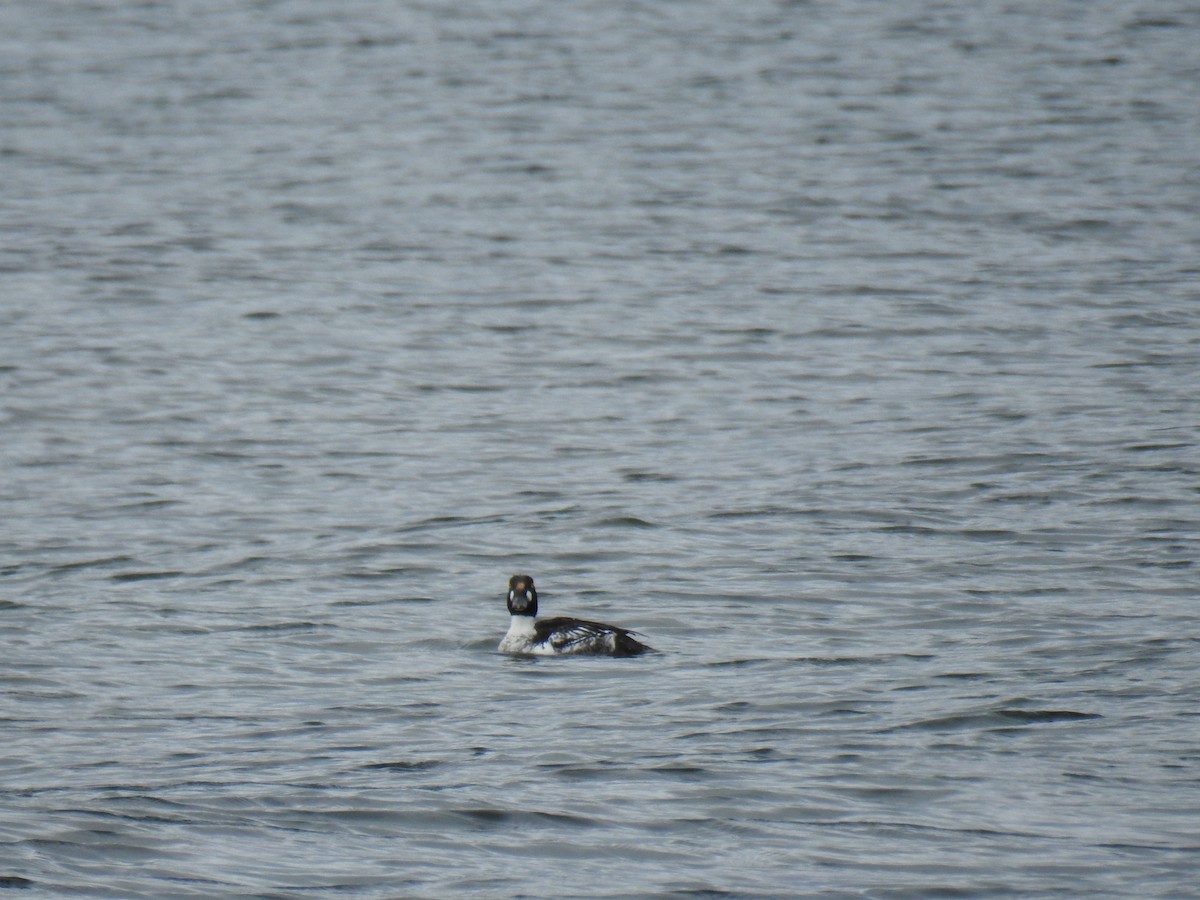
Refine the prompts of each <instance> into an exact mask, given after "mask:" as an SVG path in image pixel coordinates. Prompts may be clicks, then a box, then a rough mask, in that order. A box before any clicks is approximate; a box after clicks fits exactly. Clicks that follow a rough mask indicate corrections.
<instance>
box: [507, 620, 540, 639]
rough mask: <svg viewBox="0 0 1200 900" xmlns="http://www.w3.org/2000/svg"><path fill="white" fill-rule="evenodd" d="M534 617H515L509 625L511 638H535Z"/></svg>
mask: <svg viewBox="0 0 1200 900" xmlns="http://www.w3.org/2000/svg"><path fill="white" fill-rule="evenodd" d="M534 621H536V620H535V619H534V618H533V616H513V617H512V621H511V622H509V623H508V636H509V637H533V623H534Z"/></svg>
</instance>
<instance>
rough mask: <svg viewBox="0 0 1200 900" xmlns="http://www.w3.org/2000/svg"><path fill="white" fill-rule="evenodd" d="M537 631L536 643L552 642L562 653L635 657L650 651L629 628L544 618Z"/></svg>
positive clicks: (579, 620)
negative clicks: (593, 653)
mask: <svg viewBox="0 0 1200 900" xmlns="http://www.w3.org/2000/svg"><path fill="white" fill-rule="evenodd" d="M534 631H535V640H537V641H539V642H541V641H545V640H549V642H550V645H551V646H552V647H554V649H555V650H557V651H558V652H560V653H570V652H573V651H575V652H579V651H588V650H590V651H592V652H596V651H600V650H602V649H609V648H611V651H610V652H613V653H614V654H616V655H621V656H625V655H628V656H633V655H635V654H638V653H641V652H643V651H645V650H647V649H649V648H647V647H646V645H645V644H642V643H641V642H640V641H638V640H636V639H635V638H634V637H633V635H634V634H635V632H632V631H629V630H628V629H625V628H617V627H616V626H613V625H605V624H603V623H602V622H589V621H587V620H586V619H573V618H570V617H569V616H559V617H556V618H553V619H540V620H539V621H538V622H537V623H536V624H535V625H534Z"/></svg>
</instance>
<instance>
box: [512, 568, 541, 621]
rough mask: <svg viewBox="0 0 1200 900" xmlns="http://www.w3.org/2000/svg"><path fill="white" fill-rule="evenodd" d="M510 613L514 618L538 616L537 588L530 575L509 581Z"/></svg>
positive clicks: (519, 576)
mask: <svg viewBox="0 0 1200 900" xmlns="http://www.w3.org/2000/svg"><path fill="white" fill-rule="evenodd" d="M508 611H509V612H510V613H511V614H512V615H514V616H536V615H537V588H535V587H534V586H533V579H532V578H530V577H529V576H528V575H514V576H513V577H512V578H510V579H508Z"/></svg>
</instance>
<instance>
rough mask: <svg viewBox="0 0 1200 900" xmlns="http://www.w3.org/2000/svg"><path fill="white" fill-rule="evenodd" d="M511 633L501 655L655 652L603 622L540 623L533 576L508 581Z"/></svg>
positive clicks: (628, 633)
mask: <svg viewBox="0 0 1200 900" xmlns="http://www.w3.org/2000/svg"><path fill="white" fill-rule="evenodd" d="M508 612H509V615H511V616H512V620H511V623H510V625H509V627H508V633H507V634H506V635H504V639H503V640H502V641H500V646H499V648H498V649H499V651H500V652H501V653H514V654H522V655H533V656H639V655H640V654H642V653H646V652H649V651H652V649H653V648H651V647H648V646H646V645H645V644H643V643H642V642H641V641H639V640H638V639H637V638H635V637H634V634H636V632H633V631H629V630H628V629H625V628H618V627H616V626H615V625H605V624H603V623H601V622H589V621H587V620H586V619H573V618H571V617H570V616H558V617H555V618H553V619H539V618H538V617H537V612H538V599H537V588H536V587H534V584H533V578H532V577H531V576H529V575H514V576H512V578H510V579H509V580H508Z"/></svg>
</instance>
